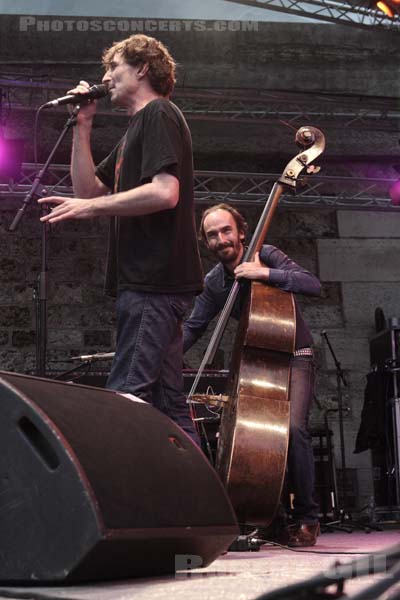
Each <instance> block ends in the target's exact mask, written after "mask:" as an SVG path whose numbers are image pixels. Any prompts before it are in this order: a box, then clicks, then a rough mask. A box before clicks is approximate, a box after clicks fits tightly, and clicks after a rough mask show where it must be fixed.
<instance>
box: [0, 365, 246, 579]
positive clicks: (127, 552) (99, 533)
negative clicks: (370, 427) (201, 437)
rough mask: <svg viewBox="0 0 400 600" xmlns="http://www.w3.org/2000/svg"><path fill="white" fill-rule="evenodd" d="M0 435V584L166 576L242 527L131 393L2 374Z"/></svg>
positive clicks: (177, 437) (199, 466) (211, 554)
mask: <svg viewBox="0 0 400 600" xmlns="http://www.w3.org/2000/svg"><path fill="white" fill-rule="evenodd" d="M0 440H1V441H0V444H1V452H0V531H1V542H0V581H2V582H8V583H10V582H11V583H29V584H33V583H36V584H37V583H45V582H48V583H53V582H78V581H95V580H100V579H115V578H122V577H137V576H150V575H156V574H162V573H173V572H175V571H176V569H177V568H178V569H183V568H185V565H187V566H188V568H190V566H189V565H190V564H192V565H197V566H207V565H208V564H210V563H211V562H212V561H213V560H214V559H215V558H216V557H217V556H219V555H220V553H221V552H223V551H224V550H226V549H227V548H228V547H229V545H230V544H231V542H232V541H233V540H234V539H235V538H236V536H237V534H238V528H237V523H236V518H235V515H234V511H233V509H232V505H231V503H230V502H229V499H228V497H227V495H226V492H225V489H224V488H223V486H222V484H221V482H220V480H219V479H218V477H217V475H216V473H215V472H214V470H213V468H212V467H211V465H210V464H209V463H208V461H207V460H206V458H205V456H204V455H203V453H202V452H201V451H200V450H199V449H198V448H197V446H196V445H195V444H194V443H193V442H192V441H191V440H190V439H189V437H188V436H187V435H186V434H185V433H184V432H183V431H182V430H181V429H180V428H179V427H178V426H177V425H175V424H174V423H173V422H172V421H171V420H170V419H168V418H167V417H166V416H164V415H163V414H162V413H160V412H159V411H158V410H156V409H154V408H153V407H152V406H150V405H148V404H146V403H145V402H142V401H140V400H139V399H137V398H134V397H133V396H130V397H127V396H124V395H121V394H118V393H116V392H112V391H107V390H101V389H98V388H91V387H87V386H82V385H74V384H67V383H60V382H58V381H51V380H47V379H42V378H37V377H29V376H25V375H18V374H14V373H6V372H0ZM186 557H188V558H187V560H186Z"/></svg>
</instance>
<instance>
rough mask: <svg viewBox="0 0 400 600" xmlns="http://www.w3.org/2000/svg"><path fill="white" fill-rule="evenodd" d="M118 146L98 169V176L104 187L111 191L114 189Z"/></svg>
mask: <svg viewBox="0 0 400 600" xmlns="http://www.w3.org/2000/svg"><path fill="white" fill-rule="evenodd" d="M118 146H119V144H117V146H116V147H115V148H114V150H112V151H111V152H110V154H109V155H108V156H106V158H104V159H103V160H102V161H101V163H99V164H98V165H97V167H96V175H97V177H98V178H99V179H100V181H101V182H102V183H104V185H106V186H107V187H108V188H110V190H113V189H114V174H115V161H116V157H117V152H118Z"/></svg>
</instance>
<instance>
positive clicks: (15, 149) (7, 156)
mask: <svg viewBox="0 0 400 600" xmlns="http://www.w3.org/2000/svg"><path fill="white" fill-rule="evenodd" d="M24 143H25V140H11V139H7V138H5V137H4V135H3V134H2V133H1V132H0V181H2V182H8V181H9V180H10V179H13V180H14V181H18V179H19V178H20V175H21V163H22V157H23V152H24Z"/></svg>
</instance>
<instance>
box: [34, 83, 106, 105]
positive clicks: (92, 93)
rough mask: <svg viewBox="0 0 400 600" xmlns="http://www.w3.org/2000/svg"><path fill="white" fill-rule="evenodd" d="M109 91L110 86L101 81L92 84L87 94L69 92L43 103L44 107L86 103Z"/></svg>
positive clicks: (102, 96)
mask: <svg viewBox="0 0 400 600" xmlns="http://www.w3.org/2000/svg"><path fill="white" fill-rule="evenodd" d="M108 93H109V89H108V86H106V85H105V84H104V83H100V84H98V85H92V86H91V87H90V88H89V89H88V91H87V93H86V94H68V95H67V96H61V98H57V99H56V100H50V102H46V104H43V108H53V107H54V106H63V105H64V104H80V103H83V104H84V103H85V102H87V101H88V100H97V98H104V96H107V94H108Z"/></svg>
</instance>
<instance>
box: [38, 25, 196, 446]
mask: <svg viewBox="0 0 400 600" xmlns="http://www.w3.org/2000/svg"><path fill="white" fill-rule="evenodd" d="M103 65H104V67H105V75H104V77H103V84H104V85H106V86H107V88H108V91H109V93H110V95H111V101H112V103H113V104H114V105H117V106H120V107H124V108H126V109H127V112H128V114H129V115H130V121H129V126H128V129H127V130H126V132H125V135H124V136H123V137H122V139H121V140H120V141H119V142H118V144H117V145H116V146H115V148H114V150H112V152H111V153H110V154H109V155H108V156H107V157H106V158H105V159H104V160H103V161H102V162H101V163H100V164H99V165H97V167H96V166H95V165H94V162H93V158H92V153H91V146H90V138H91V129H92V122H93V118H94V116H95V113H96V102H95V101H93V102H91V103H89V104H86V105H84V106H82V107H81V110H80V111H79V114H78V117H77V124H76V127H75V128H74V136H73V146H72V159H71V175H72V181H73V187H74V192H75V195H76V197H74V198H65V197H58V196H51V197H48V198H44V199H41V200H39V202H45V203H50V204H53V205H54V207H53V208H52V211H51V212H50V213H49V214H48V215H46V216H44V217H42V219H41V220H42V221H45V222H48V223H59V222H61V221H64V220H66V219H91V218H93V217H98V216H104V215H106V216H109V217H110V218H111V219H110V232H109V245H108V260H107V268H106V282H105V291H106V293H108V294H111V295H113V296H116V298H117V300H116V310H117V346H116V351H115V356H114V360H113V363H112V367H111V373H110V377H109V380H108V382H107V387H108V388H110V389H114V390H120V391H123V392H129V393H131V394H134V395H135V396H138V397H140V398H142V399H143V400H145V401H147V402H150V403H152V404H153V405H154V406H155V407H156V408H158V409H159V410H161V411H162V412H164V413H165V414H167V415H168V416H169V417H170V418H171V419H173V420H174V421H175V422H176V423H177V424H178V425H179V426H180V427H181V428H182V429H183V430H184V431H186V433H187V434H188V435H189V436H191V438H192V439H193V440H194V441H195V442H196V443H199V440H198V436H197V433H196V430H195V428H194V425H193V422H192V420H191V417H190V413H189V409H188V405H187V404H186V400H185V397H184V395H183V379H182V320H183V315H184V314H185V311H186V310H187V308H188V307H189V306H190V304H191V302H192V299H193V296H194V295H195V294H196V293H199V292H200V291H201V289H202V281H203V277H202V269H201V263H200V256H199V252H198V246H197V239H196V231H195V220H194V199H193V158H192V142H191V135H190V132H189V129H188V126H187V124H186V121H185V119H184V117H183V115H182V113H181V111H180V110H179V109H178V108H177V107H176V106H175V105H174V104H173V103H172V102H171V101H170V100H169V96H170V94H171V92H172V90H173V86H174V83H175V62H174V60H173V58H172V57H171V55H170V53H169V52H168V50H167V48H166V47H165V46H164V45H163V44H162V43H161V42H159V41H158V40H156V39H154V38H152V37H148V36H145V35H141V34H138V35H133V36H131V37H129V38H127V39H125V40H122V41H119V42H116V43H114V44H113V45H112V46H111V47H110V48H108V49H107V50H105V52H104V54H103ZM88 91H89V85H88V84H87V83H86V82H85V81H81V82H80V83H79V85H78V86H77V87H76V88H75V89H73V90H71V91H70V94H73V95H74V94H82V95H85V94H87V93H88Z"/></svg>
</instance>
